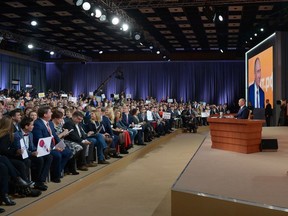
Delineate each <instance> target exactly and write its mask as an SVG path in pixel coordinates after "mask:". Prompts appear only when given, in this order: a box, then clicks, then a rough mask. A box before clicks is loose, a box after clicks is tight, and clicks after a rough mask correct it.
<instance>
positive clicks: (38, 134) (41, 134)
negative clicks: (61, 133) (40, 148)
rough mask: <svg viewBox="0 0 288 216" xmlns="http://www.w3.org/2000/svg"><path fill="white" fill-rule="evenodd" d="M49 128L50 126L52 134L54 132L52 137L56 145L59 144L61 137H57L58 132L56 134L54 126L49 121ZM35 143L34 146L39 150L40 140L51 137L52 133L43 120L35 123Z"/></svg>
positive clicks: (37, 120)
mask: <svg viewBox="0 0 288 216" xmlns="http://www.w3.org/2000/svg"><path fill="white" fill-rule="evenodd" d="M49 126H50V129H51V132H52V135H53V137H54V139H55V144H56V143H59V142H60V139H59V137H58V136H57V134H56V132H55V128H54V124H53V123H52V122H51V121H49ZM32 133H33V143H34V146H35V147H36V148H37V145H38V140H39V139H40V138H45V137H49V136H50V133H49V131H48V129H47V127H46V125H45V124H44V122H43V120H42V119H40V118H38V119H36V120H35V121H34V128H33V131H32ZM51 145H52V142H51Z"/></svg>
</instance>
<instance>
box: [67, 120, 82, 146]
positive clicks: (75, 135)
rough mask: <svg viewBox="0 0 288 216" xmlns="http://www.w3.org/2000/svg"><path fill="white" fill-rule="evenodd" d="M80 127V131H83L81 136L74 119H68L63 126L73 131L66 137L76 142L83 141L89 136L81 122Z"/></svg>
mask: <svg viewBox="0 0 288 216" xmlns="http://www.w3.org/2000/svg"><path fill="white" fill-rule="evenodd" d="M78 127H79V129H80V133H81V137H80V136H79V133H78V130H77V128H76V126H75V123H74V122H73V121H67V122H65V123H64V125H63V128H65V129H68V130H71V129H73V131H71V132H70V133H69V134H68V135H67V136H66V137H65V139H67V140H70V141H72V142H76V143H79V144H80V143H81V142H82V141H83V140H85V139H86V138H87V135H86V133H85V132H84V130H83V127H82V125H81V124H78Z"/></svg>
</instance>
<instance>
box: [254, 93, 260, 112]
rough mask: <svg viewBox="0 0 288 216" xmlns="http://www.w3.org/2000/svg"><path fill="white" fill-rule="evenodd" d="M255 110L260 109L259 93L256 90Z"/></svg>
mask: <svg viewBox="0 0 288 216" xmlns="http://www.w3.org/2000/svg"><path fill="white" fill-rule="evenodd" d="M255 108H260V106H259V92H258V90H257V91H256V106H255Z"/></svg>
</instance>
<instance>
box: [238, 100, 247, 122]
mask: <svg viewBox="0 0 288 216" xmlns="http://www.w3.org/2000/svg"><path fill="white" fill-rule="evenodd" d="M245 103H246V101H245V99H244V98H240V99H239V102H238V104H239V107H240V109H239V111H238V113H237V115H235V118H237V119H248V117H249V112H250V111H249V109H248V107H247V106H246V105H245Z"/></svg>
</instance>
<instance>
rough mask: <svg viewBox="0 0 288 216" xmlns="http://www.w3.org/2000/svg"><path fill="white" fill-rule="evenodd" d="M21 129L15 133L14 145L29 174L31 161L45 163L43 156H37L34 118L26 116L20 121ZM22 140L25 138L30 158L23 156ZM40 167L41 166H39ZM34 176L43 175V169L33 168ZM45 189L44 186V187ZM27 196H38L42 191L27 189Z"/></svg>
mask: <svg viewBox="0 0 288 216" xmlns="http://www.w3.org/2000/svg"><path fill="white" fill-rule="evenodd" d="M19 127H20V131H17V132H15V133H14V142H13V147H12V148H15V149H17V150H16V155H15V156H16V158H17V159H18V160H21V161H23V162H24V164H25V166H26V175H27V176H29V171H30V169H31V161H33V163H34V164H43V163H44V161H43V157H37V154H38V152H37V148H36V147H35V146H34V144H33V134H32V133H31V131H32V130H33V127H34V125H33V119H32V118H29V117H24V118H23V119H22V120H21V122H20V123H19ZM20 140H23V143H24V148H25V151H27V154H28V158H24V159H23V157H22V154H23V148H22V146H21V144H20ZM39 167H40V166H39ZM31 175H32V176H40V175H41V169H32V170H31ZM43 189H44V188H43ZM22 193H24V195H25V196H31V197H36V196H39V195H40V194H41V191H39V190H37V189H30V188H29V189H28V190H27V189H26V190H24V191H22Z"/></svg>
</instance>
